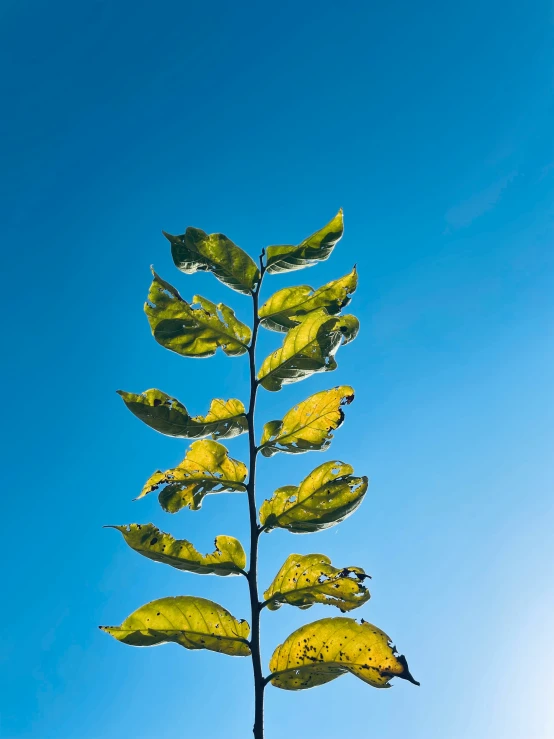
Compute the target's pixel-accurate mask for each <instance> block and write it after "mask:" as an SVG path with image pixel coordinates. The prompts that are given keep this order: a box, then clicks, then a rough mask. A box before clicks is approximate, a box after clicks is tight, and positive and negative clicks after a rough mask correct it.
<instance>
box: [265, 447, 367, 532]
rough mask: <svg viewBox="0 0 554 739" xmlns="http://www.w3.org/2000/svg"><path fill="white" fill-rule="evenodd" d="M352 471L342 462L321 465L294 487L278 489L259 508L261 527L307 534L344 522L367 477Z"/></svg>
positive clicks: (361, 494) (365, 483) (357, 502)
mask: <svg viewBox="0 0 554 739" xmlns="http://www.w3.org/2000/svg"><path fill="white" fill-rule="evenodd" d="M353 472H354V469H353V468H352V467H351V466H350V465H349V464H345V463H344V462H337V461H334V462H324V463H323V464H322V465H320V466H319V467H316V469H315V470H313V471H312V472H310V474H309V475H308V476H307V477H306V478H305V479H304V480H302V482H301V483H300V485H299V486H298V487H296V486H295V485H285V486H284V487H281V488H278V489H277V490H276V491H275V492H274V493H273V496H272V498H271V499H270V500H264V502H263V503H262V505H261V508H260V523H261V524H262V527H263V528H264V529H265V530H266V531H271V529H276V528H279V529H288V531H291V532H292V533H293V534H307V533H310V532H314V531H322V530H323V529H327V528H330V527H331V526H335V525H336V524H337V523H340V522H341V521H344V519H345V518H347V517H348V516H350V515H351V514H352V513H353V512H354V511H355V510H356V508H357V507H358V506H359V505H360V503H361V502H362V500H363V498H364V495H365V493H366V490H367V485H368V481H367V477H353V476H352V473H353Z"/></svg>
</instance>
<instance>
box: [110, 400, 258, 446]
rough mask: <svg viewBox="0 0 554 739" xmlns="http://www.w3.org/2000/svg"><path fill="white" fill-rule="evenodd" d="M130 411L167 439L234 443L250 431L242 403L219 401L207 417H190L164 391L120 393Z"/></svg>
mask: <svg viewBox="0 0 554 739" xmlns="http://www.w3.org/2000/svg"><path fill="white" fill-rule="evenodd" d="M117 392H118V393H119V395H121V397H122V398H123V401H124V403H125V405H126V406H127V408H128V409H129V410H130V411H131V413H134V414H135V416H137V418H140V420H141V421H144V423H146V424H147V425H148V426H150V427H151V428H153V429H155V430H156V431H159V432H160V433H161V434H165V435H166V436H176V437H178V438H180V439H201V438H202V437H204V436H211V437H212V439H231V438H232V437H234V436H238V435H239V434H244V433H246V431H248V421H247V418H246V409H245V408H244V405H243V404H242V403H241V401H240V400H237V399H236V398H231V399H230V400H221V399H220V398H215V399H214V400H212V402H211V403H210V408H209V410H208V413H207V414H206V415H205V416H189V414H188V411H187V409H186V408H185V406H184V405H183V404H182V403H180V402H179V401H178V400H177V399H176V398H172V397H171V395H167V393H163V392H162V391H161V390H156V389H152V390H145V391H144V392H143V393H141V394H140V395H138V394H136V393H127V392H125V391H123V390H118V391H117Z"/></svg>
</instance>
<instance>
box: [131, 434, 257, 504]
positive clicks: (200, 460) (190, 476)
mask: <svg viewBox="0 0 554 739" xmlns="http://www.w3.org/2000/svg"><path fill="white" fill-rule="evenodd" d="M246 474H247V469H246V465H244V464H243V463H242V462H239V461H237V460H236V459H232V457H230V456H229V453H228V451H227V449H226V448H225V447H224V446H223V444H219V443H218V442H217V441H210V440H209V439H204V440H202V441H195V442H194V444H191V445H190V447H189V449H188V451H187V453H186V455H185V458H184V459H183V461H182V462H181V463H180V464H179V465H178V466H177V467H174V468H173V469H170V470H166V471H165V472H161V471H160V470H157V471H156V472H154V474H153V475H151V477H150V478H149V479H148V480H147V482H146V484H145V486H144V487H143V489H142V492H141V493H140V495H139V496H138V497H139V498H143V497H144V496H145V495H148V494H149V493H152V492H154V490H158V489H159V488H160V487H163V489H162V490H161V492H160V493H159V496H158V499H159V501H160V505H161V506H162V508H163V509H164V510H165V511H167V512H168V513H177V511H180V510H181V508H186V507H188V508H190V509H191V510H193V511H197V510H199V509H200V507H201V505H202V500H203V499H204V497H205V496H206V495H208V494H209V493H225V492H227V493H236V492H244V490H246V485H244V484H243V483H244V480H245V478H246Z"/></svg>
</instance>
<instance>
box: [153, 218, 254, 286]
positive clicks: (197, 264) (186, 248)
mask: <svg viewBox="0 0 554 739" xmlns="http://www.w3.org/2000/svg"><path fill="white" fill-rule="evenodd" d="M163 235H164V236H165V237H166V239H168V240H169V242H170V243H171V256H172V257H173V261H174V263H175V266H176V267H177V269H180V270H181V272H184V273H185V274H187V275H192V274H194V273H195V272H207V271H209V272H213V274H214V275H215V276H216V277H217V279H218V280H220V281H221V282H223V283H224V284H225V285H227V286H228V287H230V288H231V289H233V290H236V291H237V292H239V293H243V294H245V295H251V294H252V291H253V289H254V287H255V286H256V285H257V283H258V282H259V279H260V270H259V269H258V267H257V266H256V263H255V262H254V260H253V259H252V258H251V257H250V256H249V255H248V254H247V253H246V252H245V251H243V250H242V249H241V248H240V247H239V246H237V245H236V244H234V243H233V242H232V241H231V240H230V239H228V238H227V236H225V235H224V234H207V233H206V232H205V231H202V230H201V229H199V228H187V230H186V231H185V233H184V234H182V235H181V236H172V235H171V234H168V233H166V232H165V231H163Z"/></svg>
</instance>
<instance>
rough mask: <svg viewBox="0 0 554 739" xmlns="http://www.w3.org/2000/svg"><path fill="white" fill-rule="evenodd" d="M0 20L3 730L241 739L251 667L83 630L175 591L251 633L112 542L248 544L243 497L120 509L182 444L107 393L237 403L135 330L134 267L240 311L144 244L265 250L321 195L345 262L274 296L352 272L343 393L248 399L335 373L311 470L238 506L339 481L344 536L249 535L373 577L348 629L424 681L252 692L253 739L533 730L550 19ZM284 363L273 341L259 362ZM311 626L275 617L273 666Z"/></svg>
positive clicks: (52, 10) (267, 560) (297, 471)
mask: <svg viewBox="0 0 554 739" xmlns="http://www.w3.org/2000/svg"><path fill="white" fill-rule="evenodd" d="M0 19H1V23H0V37H1V43H0V57H1V61H2V67H3V69H4V70H6V71H7V74H5V75H3V78H2V81H1V83H0V84H1V86H2V98H3V100H4V103H5V105H6V112H5V113H4V115H3V116H2V121H1V123H0V126H1V129H2V136H1V144H0V147H1V165H2V166H1V168H0V170H1V172H2V175H1V187H2V192H1V195H2V197H1V205H0V208H1V210H2V232H3V238H2V241H3V249H2V255H3V256H2V260H3V268H4V289H5V300H7V301H8V306H7V311H5V315H6V314H7V320H6V323H5V324H4V325H5V328H4V337H5V338H4V342H5V348H6V352H5V354H4V360H3V363H2V370H3V381H4V398H3V404H4V413H5V416H4V417H5V419H6V423H5V434H4V442H3V447H4V452H5V459H6V462H5V464H4V488H5V494H4V501H5V503H4V521H5V529H4V531H5V533H4V542H6V541H7V551H6V554H7V556H5V557H4V562H5V568H4V577H3V581H4V586H3V591H4V592H3V594H4V596H5V599H4V608H3V632H4V637H5V638H4V639H3V640H2V641H3V645H2V664H3V672H4V674H5V675H7V679H6V681H5V683H4V686H3V690H2V696H1V699H0V700H1V725H0V735H1V737H2V739H120V737H122V736H129V737H136V739H147V738H150V737H163V738H164V739H183V738H185V737H194V739H212V738H213V737H216V736H225V737H228V738H229V739H244V737H248V736H250V732H251V725H252V708H253V698H252V690H251V665H250V662H249V660H246V659H242V660H241V659H231V658H229V657H225V656H222V655H217V654H213V653H207V652H190V651H186V650H184V649H179V648H178V647H176V646H174V645H166V646H163V647H160V648H157V649H143V650H139V649H131V648H129V647H125V646H123V645H119V644H117V643H116V642H115V641H114V640H112V639H110V638H109V637H107V636H106V635H104V634H102V633H101V632H100V631H98V629H97V625H98V624H112V623H120V622H121V620H122V619H123V618H124V617H125V616H127V615H128V614H129V613H130V612H131V611H133V610H134V609H135V608H137V607H138V606H140V605H142V604H143V603H146V602H147V601H149V600H152V599H155V598H159V597H163V596H166V595H174V594H191V595H199V596H203V597H208V598H211V599H213V600H216V601H217V602H219V603H221V604H222V605H223V606H225V607H226V608H228V609H229V610H230V611H231V612H232V613H233V614H234V615H236V616H237V617H247V616H248V600H247V590H246V587H245V583H244V582H243V581H242V580H241V579H238V578H226V579H224V578H215V577H199V576H195V575H192V574H190V575H189V574H185V573H180V572H177V571H175V570H172V569H171V568H168V567H163V566H161V565H156V564H154V563H152V562H150V561H148V560H146V559H144V558H142V557H140V556H138V555H136V554H134V553H133V552H132V551H131V550H129V549H128V548H127V547H126V546H125V544H124V542H123V540H122V539H121V537H120V536H119V534H118V533H117V532H115V531H112V530H109V529H103V528H102V526H103V525H104V524H122V523H130V522H132V521H137V522H147V521H152V522H154V523H155V524H156V525H158V526H160V528H162V529H163V530H166V531H170V532H171V533H172V534H174V535H175V536H178V537H182V538H189V539H191V540H192V541H193V542H194V544H195V545H196V546H197V547H198V548H199V549H200V551H203V552H206V551H211V546H212V542H213V538H214V536H215V535H216V534H219V533H223V534H231V535H235V536H238V537H239V538H240V539H241V540H242V541H244V542H245V543H246V541H247V531H248V527H247V508H246V503H245V500H244V499H243V498H242V497H241V496H238V495H221V496H211V497H210V498H207V499H206V500H205V502H204V506H203V508H202V510H201V511H200V512H198V513H193V512H190V511H183V512H181V513H180V514H178V515H176V516H169V515H168V514H165V513H163V511H161V509H160V508H159V507H158V505H157V501H156V498H155V496H150V497H149V498H147V499H146V500H142V501H138V502H133V501H132V499H133V498H134V497H135V496H136V494H137V492H138V491H139V490H140V488H141V487H142V485H143V483H144V482H145V480H146V479H147V477H148V476H149V475H150V474H151V473H152V472H153V471H154V470H155V469H157V468H161V469H166V468H167V467H170V466H172V465H174V464H175V463H177V462H178V461H180V459H181V458H182V456H183V453H184V449H185V446H186V445H185V444H184V443H183V442H182V441H180V440H174V439H167V438H165V437H163V436H161V435H158V434H156V433H155V432H154V431H152V430H150V429H148V428H147V427H145V426H144V425H142V424H141V423H140V422H139V421H138V420H137V419H135V418H134V417H133V416H132V415H131V414H130V413H129V412H128V411H126V410H125V408H124V406H123V404H122V402H121V400H120V398H119V397H118V396H117V395H116V393H115V391H116V390H117V389H120V388H121V389H125V390H129V391H133V392H141V391H142V390H145V389H146V388H150V387H158V388H160V389H162V390H164V391H165V392H168V393H170V394H171V395H175V396H176V397H178V398H179V399H181V400H182V401H183V402H184V403H185V404H186V405H187V407H188V408H189V410H191V411H192V412H194V413H195V414H196V413H204V412H205V410H206V409H207V407H208V404H209V401H210V399H211V398H212V397H225V398H227V397H239V398H242V399H244V400H245V401H246V399H247V395H246V394H247V382H248V376H247V369H248V368H247V361H246V359H245V358H236V359H230V358H227V357H225V356H219V354H218V356H216V357H214V358H212V359H209V360H206V361H202V362H200V361H195V360H190V359H186V358H182V357H179V356H177V355H175V354H172V353H170V352H168V351H165V350H164V349H162V348H161V347H160V346H159V345H157V344H156V343H155V342H154V340H153V339H152V337H151V335H150V332H149V328H148V325H147V322H146V318H145V316H144V314H143V312H142V304H143V301H144V299H145V297H146V293H147V290H148V286H149V282H150V273H149V265H150V264H154V266H155V267H156V270H157V271H158V273H159V274H160V275H161V276H162V277H164V278H165V279H167V280H169V281H170V282H172V283H173V284H175V285H176V287H178V289H179V290H180V291H181V293H182V294H183V295H184V297H188V298H191V297H192V295H193V294H195V293H200V294H201V295H205V296H206V297H208V298H210V299H213V300H225V301H227V302H228V303H229V304H230V305H232V306H233V307H235V308H236V310H237V314H238V315H239V317H241V318H243V319H248V318H249V316H250V313H249V311H250V305H249V301H248V299H247V298H245V297H244V296H241V295H238V294H236V293H232V292H230V291H228V290H227V289H226V288H225V287H224V286H223V285H221V284H220V283H218V282H217V280H215V279H214V278H213V277H212V276H210V275H195V276H191V277H186V276H184V275H181V274H180V273H178V272H177V271H176V270H175V268H174V266H173V264H172V262H171V258H170V253H169V248H168V244H167V242H166V241H165V239H164V238H163V237H162V235H161V229H162V228H163V229H165V230H167V231H169V232H173V233H180V232H182V230H183V229H184V228H185V227H186V226H189V225H192V226H197V227H199V228H202V229H204V230H206V231H208V232H215V231H222V232H224V233H225V234H227V235H228V236H229V237H230V238H231V239H233V241H235V242H236V243H237V244H239V245H240V246H241V247H242V248H244V249H246V250H247V251H249V252H250V253H251V254H252V255H253V256H256V255H257V254H258V253H259V251H260V249H261V248H262V247H264V246H267V245H268V244H275V243H277V244H278V243H295V242H297V241H299V240H301V239H302V238H303V237H305V236H307V235H308V234H310V233H311V232H312V231H314V230H315V229H317V228H319V227H321V226H323V225H324V224H325V223H326V222H327V221H328V220H329V219H330V218H331V217H332V216H333V215H334V214H335V213H336V211H337V210H338V208H339V207H343V208H344V213H345V236H344V238H343V240H342V241H341V242H340V243H339V245H338V246H337V248H336V249H335V251H334V253H333V255H332V257H331V258H330V259H329V260H328V261H327V262H325V263H323V264H322V265H319V266H317V267H314V268H311V269H309V270H305V271H303V272H295V273H292V274H291V275H288V276H286V275H285V276H277V277H274V278H271V277H269V276H268V278H267V281H266V283H265V287H264V293H263V295H264V296H265V297H267V296H269V295H270V294H271V293H272V292H273V291H274V290H276V289H278V288H280V287H283V286H285V285H288V284H310V285H312V286H314V287H318V286H319V285H322V284H323V283H324V282H326V281H328V280H331V279H334V278H336V277H339V276H341V275H344V274H346V273H347V272H348V271H349V270H350V269H351V268H352V265H353V264H354V263H356V264H357V266H358V270H359V275H360V285H359V288H358V291H357V293H356V295H355V297H354V300H353V302H352V305H351V310H352V312H353V313H355V314H356V315H357V316H358V317H359V318H360V321H361V326H362V328H361V331H360V334H359V336H358V339H357V340H356V342H354V343H353V344H351V345H349V346H347V347H345V348H343V349H341V350H340V351H339V353H338V355H337V360H338V365H339V366H338V369H337V370H336V371H335V372H334V373H328V374H320V375H316V376H315V377H314V378H312V379H310V380H307V381H305V382H301V383H297V384H295V385H292V386H288V387H286V388H285V389H284V390H283V391H282V392H281V393H279V394H270V393H264V392H261V393H260V402H259V412H258V428H260V427H261V424H262V423H263V422H264V421H266V420H269V419H271V418H278V417H280V416H282V414H283V412H284V411H286V410H287V409H288V408H290V407H292V405H294V403H295V402H297V401H299V400H302V399H303V398H305V397H307V396H308V395H310V394H312V393H314V392H316V391H318V390H322V389H326V388H329V387H333V386H334V385H338V384H346V383H348V384H352V385H353V386H354V387H355V388H356V392H357V395H356V400H355V402H354V403H353V404H352V405H351V406H350V407H349V408H348V411H347V418H346V422H345V424H344V425H343V426H342V428H341V429H340V430H339V431H337V433H336V434H335V440H334V442H333V445H332V447H331V449H330V450H329V451H328V452H326V453H324V454H323V455H322V454H305V455H297V456H285V455H280V456H279V457H275V458H274V459H270V460H263V461H262V463H261V464H260V468H259V481H260V482H259V487H258V500H259V502H261V501H262V500H263V499H264V497H267V496H269V495H270V494H271V492H272V491H273V489H274V488H275V487H277V486H278V485H283V484H293V483H297V482H298V481H300V480H301V479H302V478H303V477H304V476H305V475H306V474H307V473H308V472H309V471H310V470H311V469H313V468H314V467H315V466H317V465H318V464H320V463H322V462H323V461H325V460H327V459H341V460H344V461H345V462H349V463H351V464H352V465H353V466H354V468H355V470H356V472H357V473H359V474H367V475H368V476H369V478H370V488H369V491H368V494H367V496H366V499H365V501H364V503H363V505H362V506H361V508H360V509H359V510H358V511H357V512H356V514H355V515H353V516H352V517H351V518H349V519H348V520H347V521H346V522H344V523H343V524H341V525H340V526H337V527H335V528H332V529H329V530H328V531H325V532H322V533H319V534H315V535H311V536H302V537H298V536H292V535H290V534H287V533H286V532H273V533H271V534H270V535H269V536H267V537H263V539H262V542H261V554H260V556H261V565H260V583H261V584H262V585H264V584H265V583H267V584H269V582H270V580H271V579H272V577H273V576H274V574H275V573H276V571H277V569H278V568H279V567H280V565H281V563H282V562H283V560H284V559H285V557H286V556H287V555H288V554H289V553H290V552H293V551H295V552H300V553H311V552H323V553H325V554H328V555H330V556H331V557H332V561H333V563H334V564H336V565H338V566H345V565H357V566H362V567H364V568H365V569H366V571H367V572H369V573H370V574H371V575H372V580H371V581H370V587H371V591H372V599H371V600H370V601H369V603H368V604H367V605H365V606H364V607H363V608H362V609H360V611H359V612H357V613H355V614H354V615H357V616H361V617H363V618H365V619H366V620H369V621H371V622H373V623H375V624H376V625H377V626H379V627H380V628H382V629H383V630H384V631H386V632H387V633H388V634H390V635H391V637H392V639H393V641H394V642H395V644H396V645H397V646H398V648H399V650H400V651H401V652H402V653H404V654H406V655H407V657H408V660H409V663H410V668H411V670H412V672H413V674H414V676H415V677H416V678H417V679H418V680H420V681H421V687H420V688H416V687H414V686H412V685H410V684H408V683H406V682H403V681H396V684H394V688H393V689H392V690H388V691H377V690H373V689H371V688H369V687H368V686H366V685H365V684H363V683H362V682H361V681H358V680H356V679H355V678H353V677H351V676H346V677H342V678H341V679H340V680H337V681H334V682H332V683H330V684H328V685H326V686H324V687H321V688H318V689H314V690H310V691H304V692H298V693H289V692H284V691H279V690H276V689H272V688H268V690H267V694H266V736H267V739H278V738H280V737H282V736H286V735H291V736H297V735H298V736H303V737H312V736H313V737H319V738H320V739H332V738H333V739H334V738H335V737H337V736H353V737H354V736H356V737H360V738H361V737H364V739H365V737H368V738H369V737H377V736H378V737H379V738H380V739H406V737H409V739H467V738H468V737H471V739H491V738H492V737H503V739H520V738H521V739H548V738H549V737H552V736H553V735H554V709H553V708H552V706H553V704H552V699H551V696H552V675H551V672H552V668H551V664H552V661H553V660H554V646H553V643H552V634H551V630H552V612H553V607H554V583H553V578H552V561H553V556H554V542H553V537H552V531H553V530H554V511H553V494H552V493H553V482H554V473H553V468H552V448H553V441H554V433H553V423H552V422H553V409H554V408H553V407H554V402H553V395H552V373H553V369H554V366H553V365H554V351H553V318H554V309H553V304H552V295H553V294H554V289H553V288H554V251H553V235H554V207H553V202H554V200H553V196H554V138H553V136H552V131H553V130H554V99H553V95H552V92H553V61H554V45H553V40H554V39H553V36H554V33H553V31H554V26H553V21H554V11H553V8H552V4H551V3H550V2H545V1H543V0H537V1H536V2H534V3H531V4H524V3H508V4H506V3H500V2H498V1H497V0H489V1H488V2H484V3H483V2H476V1H475V0H469V2H467V3H464V4H453V3H439V2H429V3H425V4H423V6H421V4H420V5H418V6H416V5H414V4H412V3H408V2H396V1H394V0H393V2H392V3H388V4H384V3H369V2H367V3H364V2H346V3H342V4H338V5H337V4H336V3H331V2H327V0H323V1H322V2H317V3H316V2H312V1H311V0H310V1H308V2H303V3H298V2H297V3H293V2H288V1H284V2H281V3H279V4H276V3H254V2H239V3H225V2H221V1H218V2H208V3H202V4H201V3H190V2H182V3H176V2H167V1H165V0H162V1H161V2H157V3H143V2H138V3H137V2H135V3H130V2H127V1H126V0H124V1H121V2H113V3H108V2H104V1H101V0H100V1H97V2H82V3H77V4H75V3H68V2H54V3H45V2H40V1H36V2H32V3H31V2H27V1H26V0H18V2H14V1H13V0H5V1H4V3H2V7H1V8H0ZM279 343H280V337H279V336H278V335H276V334H270V333H266V334H265V335H263V337H262V339H261V341H260V348H259V355H258V356H259V360H261V359H262V358H263V357H264V356H265V355H266V354H267V353H268V352H269V351H271V350H272V349H273V348H275V347H276V346H277V345H278V344H279ZM245 439H246V437H244V436H242V437H239V438H237V439H234V440H231V441H230V442H229V443H228V446H229V449H230V451H231V454H232V456H235V457H237V458H239V459H240V458H242V459H245V458H246V440H245ZM330 610H331V609H325V607H324V606H314V607H313V608H312V609H311V610H309V611H302V612H301V611H297V610H296V609H293V608H290V607H283V608H282V609H281V610H280V611H279V612H277V613H264V614H263V619H262V629H263V639H262V647H263V656H264V664H265V665H267V662H268V660H269V657H270V655H271V652H272V650H273V648H274V646H275V645H277V644H278V643H280V642H281V641H282V640H283V639H284V638H285V637H286V636H287V635H288V634H289V633H290V632H291V631H292V630H293V629H294V628H296V627H297V626H299V625H301V624H303V623H306V622H307V621H309V620H315V619H318V618H323V617H325V616H328V615H339V614H338V612H337V613H335V612H334V611H333V612H332V613H330V612H329V611H330Z"/></svg>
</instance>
